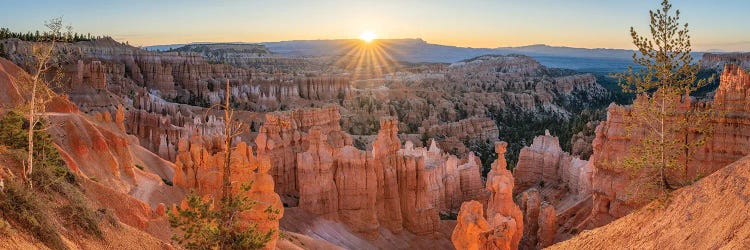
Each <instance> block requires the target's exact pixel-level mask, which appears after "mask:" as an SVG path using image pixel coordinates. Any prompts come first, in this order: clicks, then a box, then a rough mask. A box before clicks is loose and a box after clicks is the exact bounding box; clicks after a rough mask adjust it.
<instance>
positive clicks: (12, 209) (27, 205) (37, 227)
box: [0, 182, 66, 249]
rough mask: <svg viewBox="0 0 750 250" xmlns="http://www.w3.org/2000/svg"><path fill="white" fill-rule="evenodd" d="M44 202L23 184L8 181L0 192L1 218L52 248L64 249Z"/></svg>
mask: <svg viewBox="0 0 750 250" xmlns="http://www.w3.org/2000/svg"><path fill="white" fill-rule="evenodd" d="M45 210H46V209H45V208H44V203H42V202H41V201H40V200H39V197H38V195H37V194H36V193H35V192H33V191H32V190H29V189H28V188H27V187H25V186H24V185H19V184H17V183H15V182H8V184H7V185H6V188H5V191H4V192H2V193H0V211H2V214H3V218H5V219H9V220H11V221H13V222H15V223H16V225H17V227H19V228H21V229H24V230H26V231H28V232H29V233H31V234H33V235H34V237H35V238H36V239H38V240H39V241H41V242H42V243H44V245H46V246H47V247H49V248H52V249H65V248H66V247H65V244H63V241H62V239H61V238H60V235H59V234H58V233H57V229H56V227H54V226H53V225H52V223H50V219H49V218H48V216H47V211H45Z"/></svg>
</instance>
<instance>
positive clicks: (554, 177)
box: [513, 131, 591, 196]
mask: <svg viewBox="0 0 750 250" xmlns="http://www.w3.org/2000/svg"><path fill="white" fill-rule="evenodd" d="M513 177H514V178H515V188H514V190H513V192H514V193H516V194H518V193H521V192H523V191H525V190H526V189H529V188H532V187H537V188H544V187H552V188H557V189H565V191H567V192H569V193H572V194H576V195H577V194H580V195H581V196H585V195H588V192H589V190H590V187H589V186H590V178H591V170H590V169H589V165H588V161H583V160H581V159H578V158H577V157H574V156H571V155H570V154H568V153H566V152H564V151H563V150H562V148H560V143H559V142H558V139H557V137H554V136H551V135H550V134H549V131H546V133H545V135H543V136H537V137H536V138H534V142H533V143H532V144H531V146H529V147H524V148H523V149H521V153H520V155H519V157H518V164H517V166H516V168H515V169H514V170H513Z"/></svg>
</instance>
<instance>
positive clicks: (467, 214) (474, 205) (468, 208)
mask: <svg viewBox="0 0 750 250" xmlns="http://www.w3.org/2000/svg"><path fill="white" fill-rule="evenodd" d="M489 230H490V225H489V223H487V219H485V218H484V208H483V207H482V203H479V202H478V201H467V202H464V204H462V205H461V212H460V213H459V214H458V219H457V220H456V228H455V229H453V235H452V236H451V241H453V246H454V247H456V249H459V250H464V249H466V250H469V249H480V246H481V247H483V245H481V243H480V238H481V237H482V234H484V232H487V231H489ZM506 237H507V236H506ZM508 238H510V237H508ZM506 249H510V246H507V248H506Z"/></svg>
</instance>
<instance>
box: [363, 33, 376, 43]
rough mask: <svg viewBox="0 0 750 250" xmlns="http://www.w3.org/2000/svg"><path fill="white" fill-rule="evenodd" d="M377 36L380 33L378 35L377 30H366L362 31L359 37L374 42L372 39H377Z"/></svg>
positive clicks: (367, 41)
mask: <svg viewBox="0 0 750 250" xmlns="http://www.w3.org/2000/svg"><path fill="white" fill-rule="evenodd" d="M377 37H378V35H376V34H375V32H372V31H365V32H362V34H361V35H359V39H360V40H362V41H364V42H366V43H369V42H372V40H375V38H377Z"/></svg>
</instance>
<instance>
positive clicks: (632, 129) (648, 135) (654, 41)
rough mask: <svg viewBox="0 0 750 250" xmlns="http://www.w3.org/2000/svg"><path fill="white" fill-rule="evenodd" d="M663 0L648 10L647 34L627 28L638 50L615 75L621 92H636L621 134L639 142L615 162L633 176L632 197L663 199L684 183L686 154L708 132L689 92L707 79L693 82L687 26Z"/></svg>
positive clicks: (705, 110) (702, 110) (706, 118)
mask: <svg viewBox="0 0 750 250" xmlns="http://www.w3.org/2000/svg"><path fill="white" fill-rule="evenodd" d="M671 10H672V5H671V4H670V3H669V1H667V0H664V1H663V2H662V4H661V9H659V10H656V11H650V12H649V13H650V17H651V24H650V37H649V36H641V35H640V34H639V33H638V32H636V31H635V29H634V28H632V27H631V29H630V33H631V36H632V37H633V44H634V45H635V46H636V47H637V48H638V50H637V52H635V53H634V54H633V62H634V63H635V64H637V65H640V66H642V68H641V69H640V70H638V71H635V70H633V68H632V67H630V68H629V70H628V71H627V72H626V73H623V74H618V75H617V76H618V77H619V78H620V80H621V87H622V88H623V91H624V92H629V93H634V94H636V95H637V98H636V100H635V101H634V102H633V105H632V109H631V113H630V116H628V117H626V121H627V124H628V125H627V127H626V132H627V134H628V135H629V136H632V137H633V138H641V139H640V141H636V142H634V143H635V144H634V145H632V146H631V147H630V148H629V151H630V154H629V155H628V156H627V157H625V158H623V159H622V161H621V162H620V164H622V166H623V167H625V168H626V169H627V170H629V172H630V173H631V174H632V175H633V176H634V177H635V178H634V179H635V181H634V182H633V184H632V186H631V187H630V191H631V192H632V195H633V196H634V198H636V199H644V200H645V201H648V200H653V199H656V198H664V197H668V194H669V192H670V191H672V190H674V189H676V188H678V187H680V186H682V185H685V184H687V181H688V180H687V178H688V174H687V171H688V165H687V164H688V162H689V158H690V157H691V152H692V150H694V149H695V148H696V147H699V146H701V145H702V144H704V143H705V141H706V140H707V139H708V138H709V137H710V136H711V135H712V133H713V127H712V126H711V123H710V120H711V119H712V117H713V116H714V115H716V114H715V113H714V112H713V111H712V110H711V109H710V108H709V107H706V106H705V105H701V104H700V103H695V102H693V101H692V100H691V98H690V93H692V92H694V91H696V90H697V89H698V88H700V87H701V86H703V85H705V84H706V83H707V81H706V79H701V80H697V73H698V70H699V66H698V65H695V64H692V60H693V58H692V56H691V55H690V52H691V45H690V35H689V34H688V25H687V24H684V25H681V24H680V22H679V21H680V11H679V10H677V11H675V12H674V13H672V11H671Z"/></svg>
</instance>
